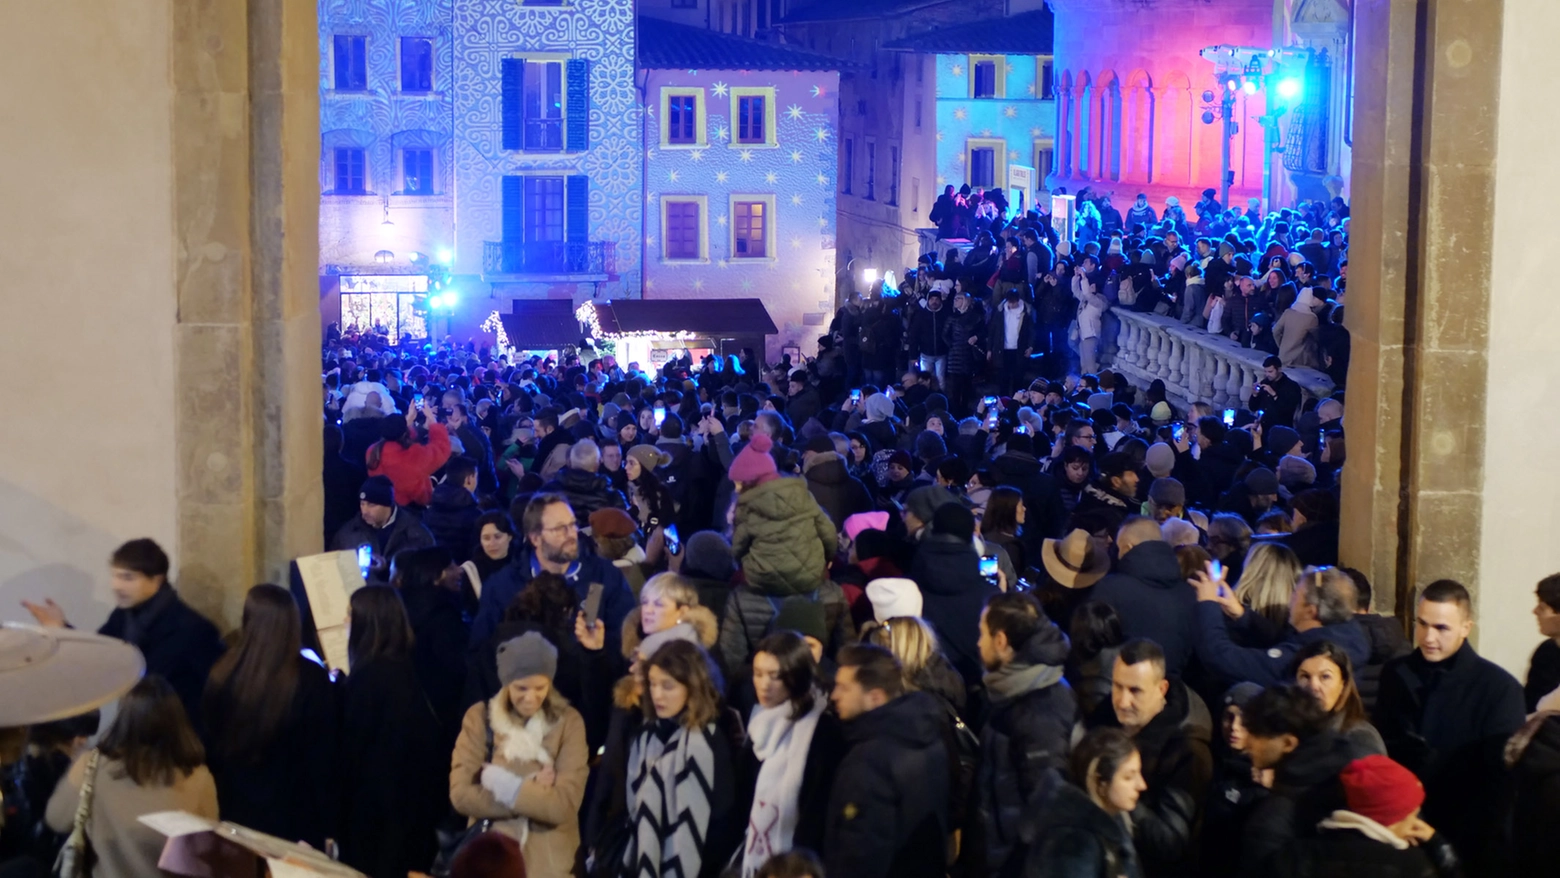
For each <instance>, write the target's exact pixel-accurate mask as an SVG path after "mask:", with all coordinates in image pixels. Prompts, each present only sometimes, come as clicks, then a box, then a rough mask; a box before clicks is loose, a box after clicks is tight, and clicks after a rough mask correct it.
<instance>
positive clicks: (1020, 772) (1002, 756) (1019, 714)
mask: <svg viewBox="0 0 1560 878" xmlns="http://www.w3.org/2000/svg"><path fill="white" fill-rule="evenodd" d="M1067 652H1068V643H1067V635H1065V634H1063V633H1062V630H1061V629H1060V628H1058V627H1056V625H1054V624H1052V623H1050V622H1046V624H1045V625H1044V626H1042V627H1041V628H1040V630H1038V631H1036V632H1035V633H1034V634H1032V635H1030V637H1029V639H1028V640H1025V641H1024V643H1023V645H1022V646H1020V647H1019V649H1018V654H1017V655H1016V656H1015V657H1014V659H1013V661H1012V662H1011V663H1010V664H1009V665H1008V666H1007V667H1005V668H1003V669H1002V670H1000V671H988V672H987V673H986V678H985V682H986V693H987V695H988V696H990V698H991V713H990V715H989V716H988V717H987V720H986V724H985V726H984V727H983V728H982V729H981V732H980V752H981V760H980V773H979V775H978V779H977V781H976V795H977V796H978V807H979V809H980V825H981V831H982V832H984V834H985V839H984V842H985V844H984V846H983V848H984V854H985V856H986V874H1002V875H1011V874H1016V871H1017V867H1018V866H1019V865H1020V864H1021V863H1023V861H1024V850H1023V848H1024V845H1023V843H1022V842H1021V841H1020V835H1021V832H1020V827H1021V823H1022V820H1023V817H1024V814H1025V812H1026V811H1027V810H1028V808H1029V805H1030V803H1031V802H1033V801H1035V798H1036V795H1037V794H1038V793H1039V791H1040V788H1041V787H1042V786H1043V784H1044V781H1045V776H1046V773H1047V772H1048V771H1050V770H1052V769H1055V770H1057V771H1062V770H1065V769H1066V767H1067V754H1068V752H1069V751H1070V750H1071V749H1072V748H1071V737H1072V729H1073V724H1074V723H1075V722H1076V721H1077V718H1078V702H1077V699H1075V698H1074V697H1073V691H1072V688H1071V687H1070V686H1068V685H1067V681H1066V680H1065V679H1063V677H1062V665H1063V664H1064V663H1065V662H1066V661H1067Z"/></svg>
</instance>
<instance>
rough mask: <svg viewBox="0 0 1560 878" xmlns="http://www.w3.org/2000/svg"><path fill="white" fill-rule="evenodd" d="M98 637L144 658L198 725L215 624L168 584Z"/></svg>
mask: <svg viewBox="0 0 1560 878" xmlns="http://www.w3.org/2000/svg"><path fill="white" fill-rule="evenodd" d="M358 520H359V521H362V519H361V518H359V519H358ZM98 633H99V634H102V635H104V636H106V637H115V638H118V639H120V640H123V641H125V642H126V643H129V644H131V645H133V646H135V647H136V648H137V649H139V650H141V655H142V656H144V657H145V658H146V673H147V674H157V675H159V676H161V677H162V678H163V679H165V680H167V681H168V685H170V686H172V687H173V691H175V692H177V693H179V700H180V701H182V702H184V710H185V711H186V712H187V713H188V714H189V717H190V721H191V722H193V723H195V724H196V726H197V727H198V726H199V725H200V715H201V714H200V705H201V696H202V694H203V693H204V692H205V689H206V677H207V676H208V675H210V674H211V666H212V665H214V664H216V663H217V659H219V658H222V653H224V652H226V651H227V648H226V647H225V646H223V645H222V635H221V634H219V633H218V632H217V626H215V625H213V624H211V622H210V621H209V620H207V619H206V617H205V616H202V615H201V614H200V613H197V612H195V610H193V609H191V607H190V605H189V604H186V603H185V602H184V600H183V599H182V598H180V597H179V594H178V592H176V591H174V590H173V586H171V585H168V584H167V583H166V582H165V583H163V586H162V588H161V589H159V590H158V592H157V594H155V595H152V596H151V597H150V598H148V599H147V600H145V601H143V602H141V603H140V604H137V605H136V606H134V607H131V608H130V609H128V610H126V609H123V608H120V609H116V610H114V611H113V612H112V613H109V614H108V620H107V621H105V622H104V623H103V627H101V628H99V629H98Z"/></svg>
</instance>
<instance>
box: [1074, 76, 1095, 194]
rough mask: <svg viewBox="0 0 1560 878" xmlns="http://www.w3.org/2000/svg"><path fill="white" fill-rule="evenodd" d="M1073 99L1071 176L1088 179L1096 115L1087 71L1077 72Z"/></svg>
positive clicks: (1091, 160)
mask: <svg viewBox="0 0 1560 878" xmlns="http://www.w3.org/2000/svg"><path fill="white" fill-rule="evenodd" d="M1073 94H1074V96H1075V99H1074V101H1073V106H1074V107H1075V108H1076V121H1075V122H1074V123H1073V130H1074V132H1075V139H1074V141H1073V151H1072V152H1073V176H1074V177H1076V178H1078V179H1080V180H1088V179H1091V178H1092V177H1093V176H1094V170H1095V162H1094V152H1095V149H1096V148H1097V147H1096V143H1097V137H1096V136H1095V132H1094V119H1095V117H1096V116H1097V115H1098V113H1096V112H1095V107H1094V85H1093V83H1092V82H1091V80H1090V79H1089V74H1088V72H1087V71H1080V72H1079V73H1078V82H1077V84H1076V85H1074V86H1073Z"/></svg>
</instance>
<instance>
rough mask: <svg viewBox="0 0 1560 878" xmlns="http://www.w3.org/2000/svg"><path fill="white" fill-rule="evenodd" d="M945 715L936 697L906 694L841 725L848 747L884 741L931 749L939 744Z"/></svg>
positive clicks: (918, 693)
mask: <svg viewBox="0 0 1560 878" xmlns="http://www.w3.org/2000/svg"><path fill="white" fill-rule="evenodd" d="M945 715H946V713H945V711H944V710H943V707H942V704H941V703H939V702H938V700H937V697H936V696H934V695H929V694H927V693H925V692H906V693H905V694H904V695H901V696H899V697H898V698H895V699H894V700H893V701H890V702H889V703H887V704H885V705H883V706H882V707H880V708H878V709H877V710H869V711H867V712H866V713H864V714H862V715H860V716H858V717H856V718H855V719H853V720H851V721H849V722H847V723H845V737H846V739H847V740H849V741H850V743H851V744H852V745H855V744H860V743H863V742H866V741H872V740H876V739H879V738H885V739H888V740H891V741H894V742H895V743H898V744H901V745H903V746H905V747H914V748H922V747H931V746H933V745H940V744H941V743H942V741H943V727H944V723H945V722H946V720H945V718H944V717H945Z"/></svg>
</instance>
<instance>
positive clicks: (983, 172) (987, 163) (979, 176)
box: [970, 146, 997, 188]
mask: <svg viewBox="0 0 1560 878" xmlns="http://www.w3.org/2000/svg"><path fill="white" fill-rule="evenodd" d="M996 165H997V158H996V154H995V151H994V150H993V149H992V148H991V147H989V146H986V147H976V148H975V149H972V150H970V185H971V186H981V187H985V188H991V187H993V186H995V185H997V168H996Z"/></svg>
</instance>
